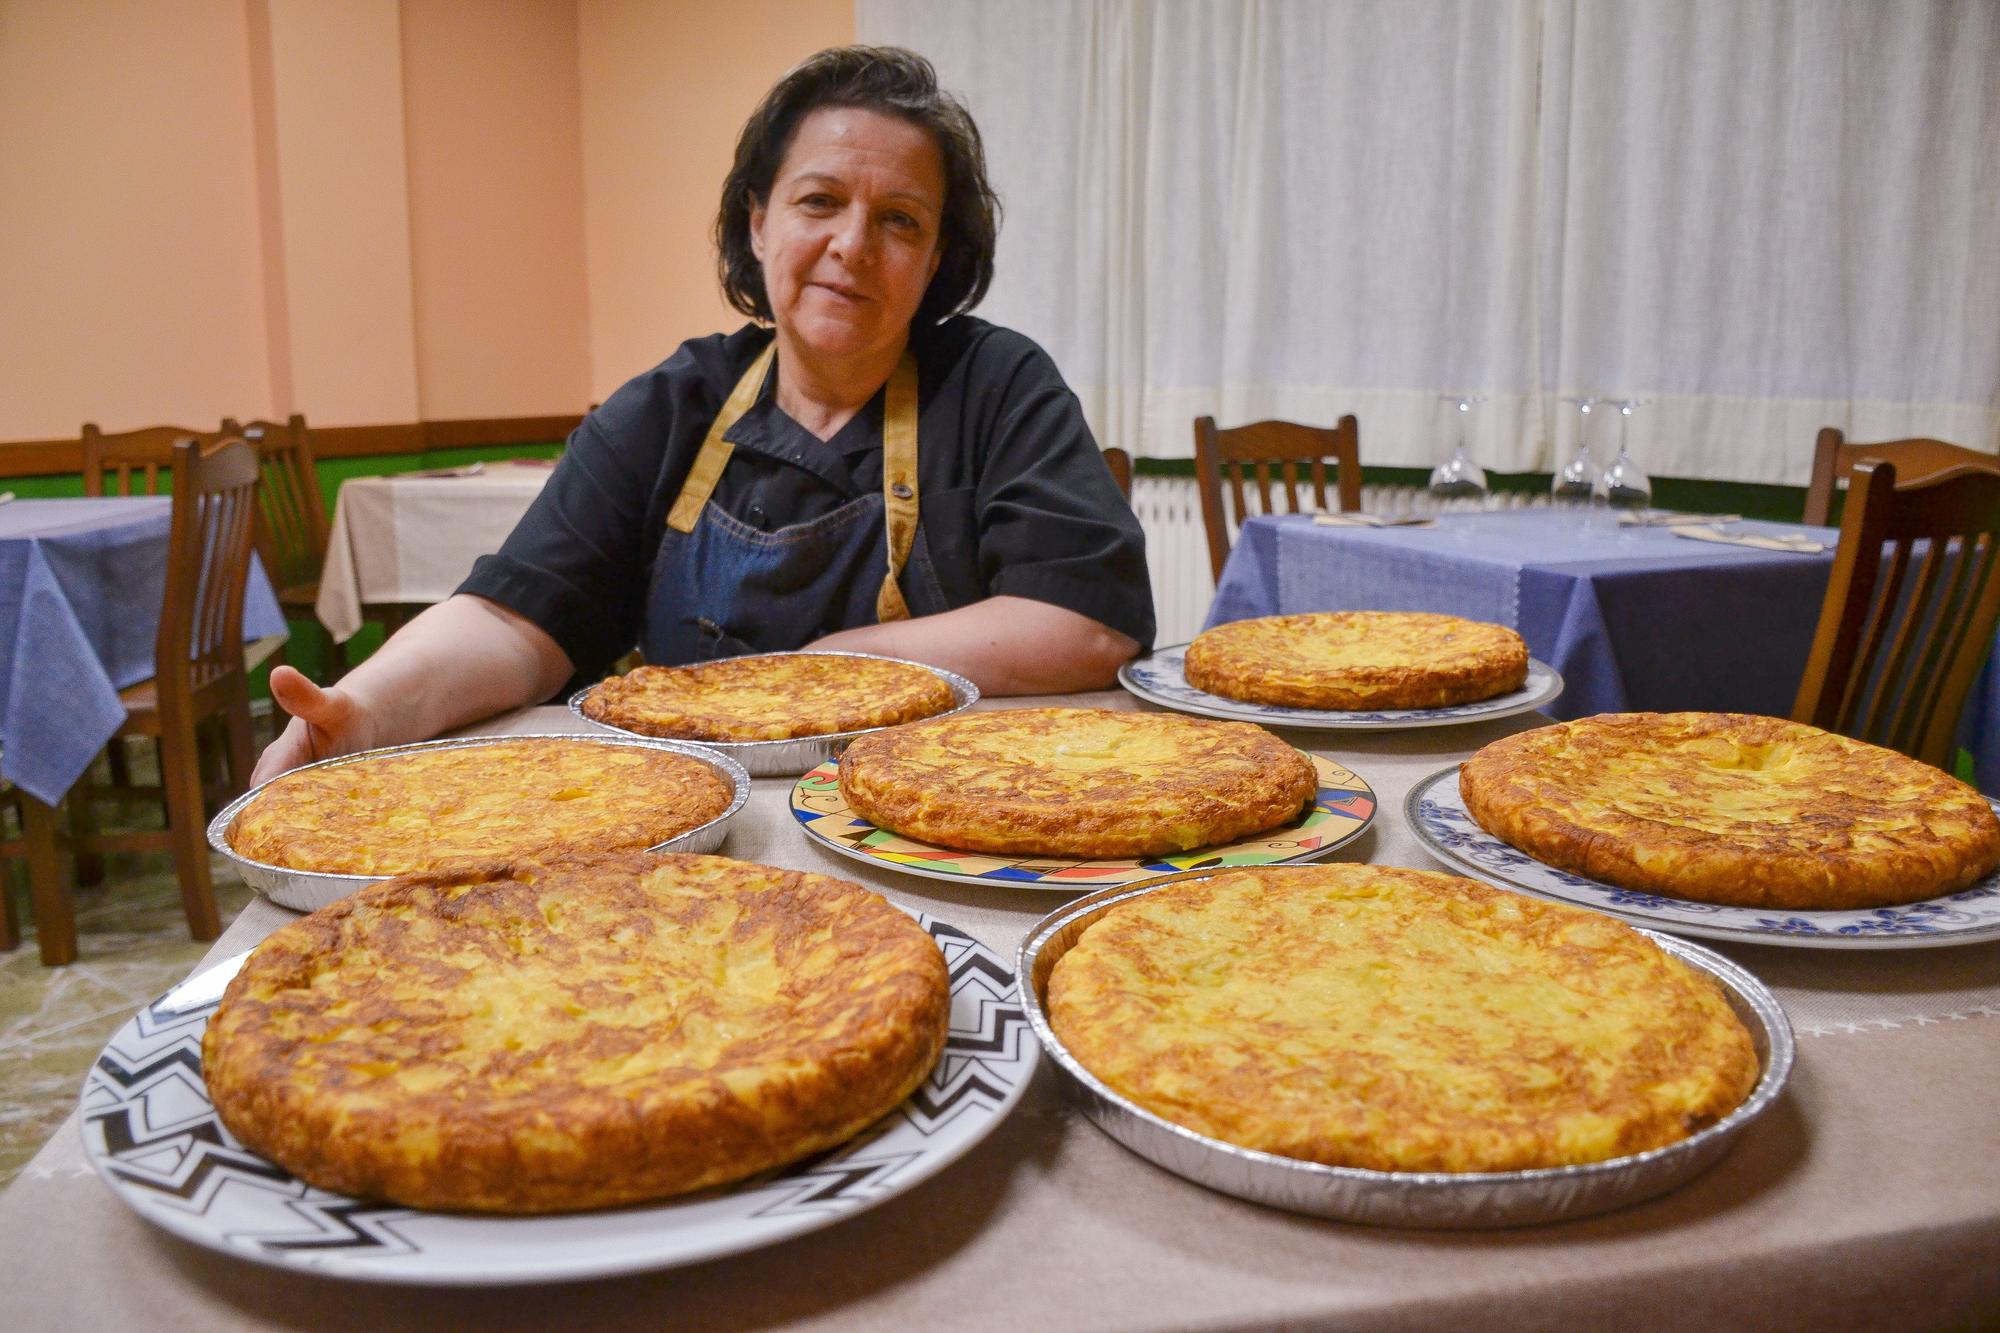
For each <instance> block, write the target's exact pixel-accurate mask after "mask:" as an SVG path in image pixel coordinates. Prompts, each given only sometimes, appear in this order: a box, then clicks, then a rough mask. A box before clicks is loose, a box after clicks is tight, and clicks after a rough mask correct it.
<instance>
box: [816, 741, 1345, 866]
mask: <svg viewBox="0 0 2000 1333" xmlns="http://www.w3.org/2000/svg"><path fill="white" fill-rule="evenodd" d="M1316 789H1317V778H1316V775H1315V773H1314V770H1313V765H1312V760H1310V759H1309V758H1307V757H1306V756H1305V755H1304V754H1301V753H1300V752H1299V751H1298V750H1295V749H1293V748H1292V747H1291V746H1289V745H1287V744H1285V743H1284V742H1283V741H1281V740H1279V739H1278V738H1277V737H1275V736H1273V735H1271V734H1270V733H1269V732H1267V731H1265V730H1264V729H1263V728H1261V727H1256V726H1252V725H1251V724H1249V723H1247V722H1210V721H1206V720H1203V719H1200V718H1192V717H1184V716H1181V715H1180V714H1176V713H1127V712H1113V711H1111V710H1109V709H1098V708H1016V709H1000V710H996V711H993V712H984V713H960V714H957V715H955V716H953V717H948V718H940V719H938V720H936V721H933V722H919V723H913V724H911V725H908V726H902V727H893V728H891V729H889V730H887V731H879V732H874V733H871V734H870V735H867V736H862V737H859V738H857V739H856V740H855V741H854V742H853V743H852V744H851V745H849V746H848V747H847V750H846V752H845V753H844V754H842V755H841V759H840V791H841V795H842V796H844V797H845V798H846V799H847V802H848V804H849V805H850V806H852V807H853V809H854V811H855V813H856V814H858V815H860V816H861V817H862V818H864V819H867V820H869V821H870V822H872V823H874V824H876V825H877V826H879V827H881V828H886V829H889V830H891V831H893V832H896V833H901V834H903V835H905V836H907V837H912V838H917V839H920V840H921V841H924V842H929V843H934V844H936V845H938V846H941V847H956V848H961V849H964V850H967V851H976V852H1002V853H1011V854H1025V855H1039V856H1078V857H1124V856H1157V855H1164V854H1168V853H1172V852H1184V851H1188V850H1190V849H1192V848H1195V847H1208V846H1213V845H1215V844H1217V843H1226V842H1230V841H1233V840H1234V839H1237V838H1241V837H1244V836H1246V835H1248V834H1251V833H1257V832H1261V831H1263V830H1264V829H1269V828H1275V827H1277V826H1278V825H1280V824H1283V823H1285V822H1286V821H1288V820H1291V819H1293V818H1296V817H1297V816H1298V814H1299V812H1300V810H1301V809H1302V808H1304V806H1305V805H1306V803H1307V802H1309V801H1310V800H1311V799H1312V797H1313V795H1314V792H1315V791H1316Z"/></svg>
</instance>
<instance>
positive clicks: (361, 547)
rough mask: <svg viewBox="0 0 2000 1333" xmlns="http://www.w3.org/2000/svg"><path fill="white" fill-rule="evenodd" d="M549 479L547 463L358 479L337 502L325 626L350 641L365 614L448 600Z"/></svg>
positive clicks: (323, 585) (322, 587) (324, 576)
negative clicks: (369, 608) (367, 610)
mask: <svg viewBox="0 0 2000 1333" xmlns="http://www.w3.org/2000/svg"><path fill="white" fill-rule="evenodd" d="M548 479H549V469H548V468H547V467H546V466H542V465H538V464H532V463H519V464H516V463H493V464H487V465H485V466H483V467H481V469H480V470H479V472H478V473H477V474H476V475H472V476H449V477H441V476H425V475H422V474H420V473H406V474H404V475H403V476H400V477H356V478H354V479H353V480H351V481H348V482H346V483H344V484H343V485H342V486H341V488H340V494H339V495H338V496H337V497H336V498H335V500H334V505H333V527H332V529H331V531H329V533H328V534H327V542H326V566H325V568H324V569H322V570H321V571H320V579H319V601H318V602H317V603H316V604H315V605H314V608H313V609H314V610H315V611H317V612H318V614H319V618H320V623H321V624H323V625H325V626H326V628H327V631H328V632H329V633H330V634H332V635H333V637H334V638H335V639H336V640H338V641H340V642H343V643H344V642H346V641H347V640H348V639H350V638H352V637H354V633H355V631H357V630H359V629H360V628H361V621H362V608H363V607H364V606H377V605H410V604H419V605H428V604H430V603H432V602H441V601H443V600H444V599H445V598H447V597H449V596H451V594H452V592H453V590H455V589H456V588H457V587H458V585H459V584H460V583H461V582H463V581H464V579H465V576H466V575H467V574H469V573H471V572H472V562H473V561H475V560H477V559H478V558H479V557H480V556H482V555H485V554H487V553H488V552H491V551H497V550H499V549H500V543H501V542H503V541H505V540H506V539H507V534H508V533H510V532H512V531H513V530H514V525H515V524H516V523H517V522H519V521H520V518H521V515H522V514H524V513H526V512H527V509H528V506H529V504H531V503H532V502H533V501H534V498H535V497H536V496H537V495H540V494H541V492H542V485H543V483H544V482H546V481H548Z"/></svg>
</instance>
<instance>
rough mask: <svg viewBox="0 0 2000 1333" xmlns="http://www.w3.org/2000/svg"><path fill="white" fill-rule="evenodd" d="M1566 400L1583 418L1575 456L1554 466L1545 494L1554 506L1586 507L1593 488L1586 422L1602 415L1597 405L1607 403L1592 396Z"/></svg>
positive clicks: (1594, 467)
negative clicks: (1555, 467)
mask: <svg viewBox="0 0 2000 1333" xmlns="http://www.w3.org/2000/svg"><path fill="white" fill-rule="evenodd" d="M1563 401H1564V402H1566V403H1575V404H1576V409H1577V412H1578V413H1579V414H1580V415H1581V416H1582V418H1583V421H1582V423H1581V424H1580V425H1579V426H1578V428H1577V434H1576V456H1575V457H1574V458H1572V459H1570V460H1569V462H1567V463H1564V464H1563V465H1562V466H1561V467H1560V468H1558V469H1557V470H1556V474H1555V476H1553V477H1551V478H1550V479H1549V495H1550V497H1551V498H1552V499H1553V500H1554V501H1555V504H1556V507H1557V508H1558V509H1565V510H1574V509H1588V508H1589V507H1590V497H1591V492H1592V491H1594V490H1595V489H1596V488H1597V476H1598V467H1597V461H1596V460H1595V459H1593V458H1592V457H1591V456H1590V425H1591V422H1592V421H1594V420H1596V419H1597V417H1600V416H1602V415H1603V413H1602V412H1599V411H1598V410H1597V409H1598V408H1599V406H1600V405H1601V406H1607V407H1608V406H1609V404H1608V403H1602V402H1601V400H1599V399H1596V398H1588V397H1582V398H1565V399H1563Z"/></svg>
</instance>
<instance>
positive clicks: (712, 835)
mask: <svg viewBox="0 0 2000 1333" xmlns="http://www.w3.org/2000/svg"><path fill="white" fill-rule="evenodd" d="M524 740H569V741H591V742H593V743H595V744H599V745H632V746H638V747H640V748H643V749H651V750H672V751H673V752H674V753H676V754H684V755H686V756H688V757H689V758H690V759H699V760H700V761H701V762H703V763H704V764H707V765H708V766H709V767H710V768H712V769H714V770H715V773H716V776H718V777H720V778H721V779H722V780H723V781H724V782H727V783H728V784H729V788H730V791H731V793H732V795H731V798H730V802H729V808H728V809H726V810H724V811H723V812H722V813H721V814H719V815H717V816H716V817H715V818H713V819H711V820H709V821H708V822H707V823H706V824H701V825H698V826H696V827H694V828H691V829H689V830H688V831H687V832H685V833H682V834H680V835H678V836H676V837H672V838H668V839H667V840H666V841H665V842H662V843H659V844H657V845H655V846H652V847H648V848H647V849H646V850H647V851H649V852H712V851H714V850H715V849H716V848H717V847H720V846H721V845H722V835H723V834H724V833H725V832H726V831H727V829H728V826H729V821H730V820H731V819H733V818H735V817H736V812H737V811H739V810H741V809H742V808H743V803H744V802H745V801H747V800H749V799H750V775H749V774H748V773H745V772H744V771H743V765H741V764H739V763H737V762H736V761H735V760H734V759H731V758H729V757H728V756H726V755H720V754H717V753H715V752H714V751H713V750H710V749H708V748H706V747H704V746H700V745H691V744H688V743H687V742H685V741H663V740H655V739H653V738H651V737H647V736H622V735H617V734H615V733H607V732H602V731H592V732H581V733H578V732H560V733H556V732H535V733H533V734H525V735H516V736H464V737H460V738H458V739H455V740H442V741H418V742H416V743H415V744H413V745H387V746H384V747H382V748H381V749H379V750H363V751H361V752H360V753H358V754H343V755H337V756H335V757H334V758H332V759H322V760H320V761H319V762H318V763H314V764H305V765H302V766H301V767H299V768H295V769H293V770H292V772H294V773H302V772H304V771H305V770H306V769H308V768H333V767H337V766H338V765H341V764H357V763H360V762H361V761H363V760H365V759H379V758H381V757H382V756H383V755H391V754H413V753H415V752H417V751H419V750H462V749H470V748H473V747H476V746H481V745H494V744H498V743H499V742H501V741H524ZM279 776H280V777H283V776H285V775H284V774H280V775H279ZM276 781H278V778H272V779H271V781H270V782H264V783H260V784H258V785H257V786H255V787H252V788H251V789H250V790H249V791H246V792H244V793H243V794H242V795H241V796H239V797H237V798H236V799H235V800H233V801H231V802H230V803H229V804H228V805H226V806H224V807H223V808H222V809H221V810H220V811H219V812H218V813H217V814H216V816H215V818H214V819H212V820H210V821H209V825H208V845H209V846H211V847H213V848H214V849H215V850H216V851H218V852H220V853H221V854H222V855H223V856H225V857H227V858H228V859H229V863H230V864H231V865H233V866H235V867H236V873H237V874H239V875H241V876H242V877H243V882H244V883H245V884H248V885H249V886H250V887H251V888H253V889H255V890H257V892H259V893H261V894H263V895H264V896H265V897H266V898H269V899H270V900H271V901H272V902H274V903H277V904H278V905H279V906H281V907H290V908H293V909H295V910H297V911H301V912H310V911H312V910H314V909H315V908H319V907H324V906H326V905H327V904H328V903H331V902H336V901H338V900H339V899H341V898H345V897H346V896H347V895H348V894H350V893H352V892H354V891H355V890H356V889H358V888H361V887H362V886H364V885H368V884H376V883H380V882H381V881H382V880H385V879H388V878H390V876H388V875H336V874H330V873H325V872H320V871H311V870H288V869H286V868H285V867H284V866H274V865H269V864H266V863H265V862H263V861H252V860H250V859H249V858H247V857H244V856H241V855H239V854H238V853H237V852H236V851H235V850H234V849H233V848H231V847H230V845H229V829H230V826H231V825H233V824H234V823H235V822H236V816H237V815H239V814H241V813H243V808H244V807H245V806H247V805H249V804H250V802H251V801H253V800H255V799H256V798H257V795H258V793H260V792H262V791H263V790H264V788H266V787H268V786H270V785H271V782H276Z"/></svg>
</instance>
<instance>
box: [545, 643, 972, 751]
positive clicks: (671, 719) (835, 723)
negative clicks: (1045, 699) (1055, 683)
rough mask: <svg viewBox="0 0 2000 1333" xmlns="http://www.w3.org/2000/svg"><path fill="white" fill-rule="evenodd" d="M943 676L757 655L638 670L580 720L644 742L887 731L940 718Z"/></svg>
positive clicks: (948, 695)
mask: <svg viewBox="0 0 2000 1333" xmlns="http://www.w3.org/2000/svg"><path fill="white" fill-rule="evenodd" d="M956 703H957V699H956V697H955V696H954V695H953V694H952V692H951V686H950V685H949V684H947V683H946V682H945V679H944V677H942V676H940V675H938V673H937V672H935V671H932V670H930V669H929V668H928V667H922V666H918V665H917V664H915V663H914V662H897V661H893V660H891V659H889V658H884V657H864V656H858V655H853V654H844V653H843V654H830V653H765V654H761V655H759V656H756V657H731V658H725V659H724V660H722V661H719V662H703V663H700V664H698V665H696V666H683V667H662V666H642V667H639V668H637V669H636V670H633V671H628V672H626V673H625V674H624V675H622V676H613V677H611V678H610V679H609V680H606V681H604V682H603V683H602V684H600V685H598V686H597V688H596V689H593V690H592V691H591V692H590V693H589V694H588V695H587V696H585V698H584V701H583V713H584V716H585V717H588V718H590V719H591V720H592V721H595V722H602V723H604V724H605V725H606V726H612V727H620V728H623V729H624V730H626V731H636V732H638V733H640V734H641V735H645V736H673V737H681V738H683V739H686V740H697V741H770V740H786V739H790V738H792V737H797V736H825V735H829V734H831V733H834V732H842V731H861V730H864V729H866V728H869V727H887V726H893V725H895V724H896V723H898V722H910V721H914V720H915V719H917V718H922V717H932V716H935V715H936V714H938V713H944V712H949V711H950V710H951V708H952V707H953V706H954V705H955V704H956Z"/></svg>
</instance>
